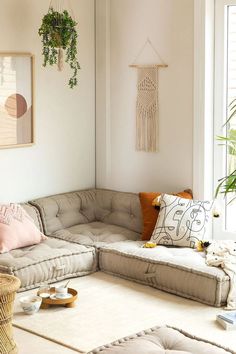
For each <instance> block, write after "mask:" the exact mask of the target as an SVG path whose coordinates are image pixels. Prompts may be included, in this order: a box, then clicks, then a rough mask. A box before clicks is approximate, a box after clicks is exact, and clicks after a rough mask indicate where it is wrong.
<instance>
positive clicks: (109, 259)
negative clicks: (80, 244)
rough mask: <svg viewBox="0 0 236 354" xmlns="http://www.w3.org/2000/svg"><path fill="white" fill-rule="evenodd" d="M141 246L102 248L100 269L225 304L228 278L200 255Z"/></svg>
mask: <svg viewBox="0 0 236 354" xmlns="http://www.w3.org/2000/svg"><path fill="white" fill-rule="evenodd" d="M142 244H143V242H142V241H139V242H137V241H136V242H134V241H125V242H117V243H113V244H110V245H107V246H105V247H102V248H101V249H100V251H99V267H100V269H101V270H102V271H103V272H107V273H109V274H113V275H117V276H120V277H123V278H126V279H129V280H133V281H136V282H139V283H142V284H146V285H150V286H152V287H155V288H157V289H160V290H164V291H168V292H170V293H173V294H176V295H180V296H184V297H186V298H189V299H193V300H196V301H200V302H202V303H205V304H208V305H213V306H216V307H220V306H222V305H224V304H225V303H226V300H227V295H228V291H229V277H228V276H227V275H226V274H225V272H224V271H223V270H222V269H220V268H217V267H209V266H207V265H206V264H205V256H204V253H203V252H197V251H196V250H194V249H191V248H177V247H172V248H171V247H164V246H157V247H156V248H142V247H141V246H142Z"/></svg>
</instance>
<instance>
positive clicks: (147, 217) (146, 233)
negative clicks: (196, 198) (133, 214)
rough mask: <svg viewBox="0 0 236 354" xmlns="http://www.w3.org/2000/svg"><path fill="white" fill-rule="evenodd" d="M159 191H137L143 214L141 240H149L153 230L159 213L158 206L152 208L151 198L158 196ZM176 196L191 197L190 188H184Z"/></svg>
mask: <svg viewBox="0 0 236 354" xmlns="http://www.w3.org/2000/svg"><path fill="white" fill-rule="evenodd" d="M160 195H161V193H158V192H150V193H146V192H141V193H139V199H140V203H141V208H142V216H143V232H142V240H146V241H148V240H150V238H151V236H152V233H153V230H154V228H155V225H156V221H157V217H158V214H159V208H158V209H157V208H154V206H153V205H152V202H153V200H154V199H155V198H156V197H158V196H160ZM175 195H177V196H178V197H182V198H186V199H192V192H191V190H185V191H183V192H180V193H177V194H175Z"/></svg>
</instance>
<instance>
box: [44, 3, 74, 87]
mask: <svg viewBox="0 0 236 354" xmlns="http://www.w3.org/2000/svg"><path fill="white" fill-rule="evenodd" d="M76 26H77V22H76V21H75V20H74V19H73V18H72V17H71V16H70V14H69V13H68V11H67V10H64V11H63V12H58V11H55V10H54V9H53V8H52V7H50V8H49V11H48V13H47V14H46V15H45V16H44V17H43V19H42V24H41V27H40V28H39V35H40V36H41V37H42V44H43V52H42V54H43V57H44V62H43V66H46V65H57V66H58V70H62V67H63V51H65V61H66V62H67V63H68V64H69V66H70V68H71V70H72V76H71V78H70V79H69V86H70V87H71V88H73V87H75V86H76V85H77V84H78V78H77V76H78V70H79V69H80V65H79V62H78V59H77V38H78V33H77V31H76Z"/></svg>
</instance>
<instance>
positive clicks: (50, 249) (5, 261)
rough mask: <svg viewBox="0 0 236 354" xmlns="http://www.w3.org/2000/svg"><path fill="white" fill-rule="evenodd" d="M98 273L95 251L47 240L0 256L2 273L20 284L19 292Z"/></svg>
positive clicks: (64, 242)
mask: <svg viewBox="0 0 236 354" xmlns="http://www.w3.org/2000/svg"><path fill="white" fill-rule="evenodd" d="M96 270H97V255H96V251H95V249H94V247H86V246H82V245H77V244H72V243H70V242H66V241H62V240H58V239H55V238H51V237H50V238H48V239H47V240H45V241H44V242H42V243H40V244H38V245H34V246H30V247H24V248H20V249H16V250H12V251H11V252H8V253H3V254H2V255H1V264H0V273H7V274H12V275H15V276H16V277H18V278H19V279H20V281H21V288H20V291H24V290H28V289H32V288H35V287H37V286H39V285H40V284H42V283H45V282H47V283H53V282H56V281H60V280H63V279H66V278H70V277H77V276H82V275H87V274H90V273H92V272H95V271H96Z"/></svg>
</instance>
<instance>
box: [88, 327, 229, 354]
mask: <svg viewBox="0 0 236 354" xmlns="http://www.w3.org/2000/svg"><path fill="white" fill-rule="evenodd" d="M134 353H135V354H143V353H145V354H154V353H155V354H166V353H171V354H229V353H231V354H233V352H232V351H231V350H228V349H225V348H223V347H220V346H219V345H216V344H213V343H210V342H207V341H203V340H201V339H199V338H196V337H193V336H191V335H189V334H187V333H185V332H182V331H179V330H177V329H174V328H170V327H154V328H151V329H148V330H146V331H142V332H139V333H137V334H135V335H133V336H129V337H125V338H122V339H119V340H117V341H115V342H113V343H111V344H107V345H104V346H102V347H99V348H97V349H94V350H93V351H91V352H89V353H88V354H134Z"/></svg>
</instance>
